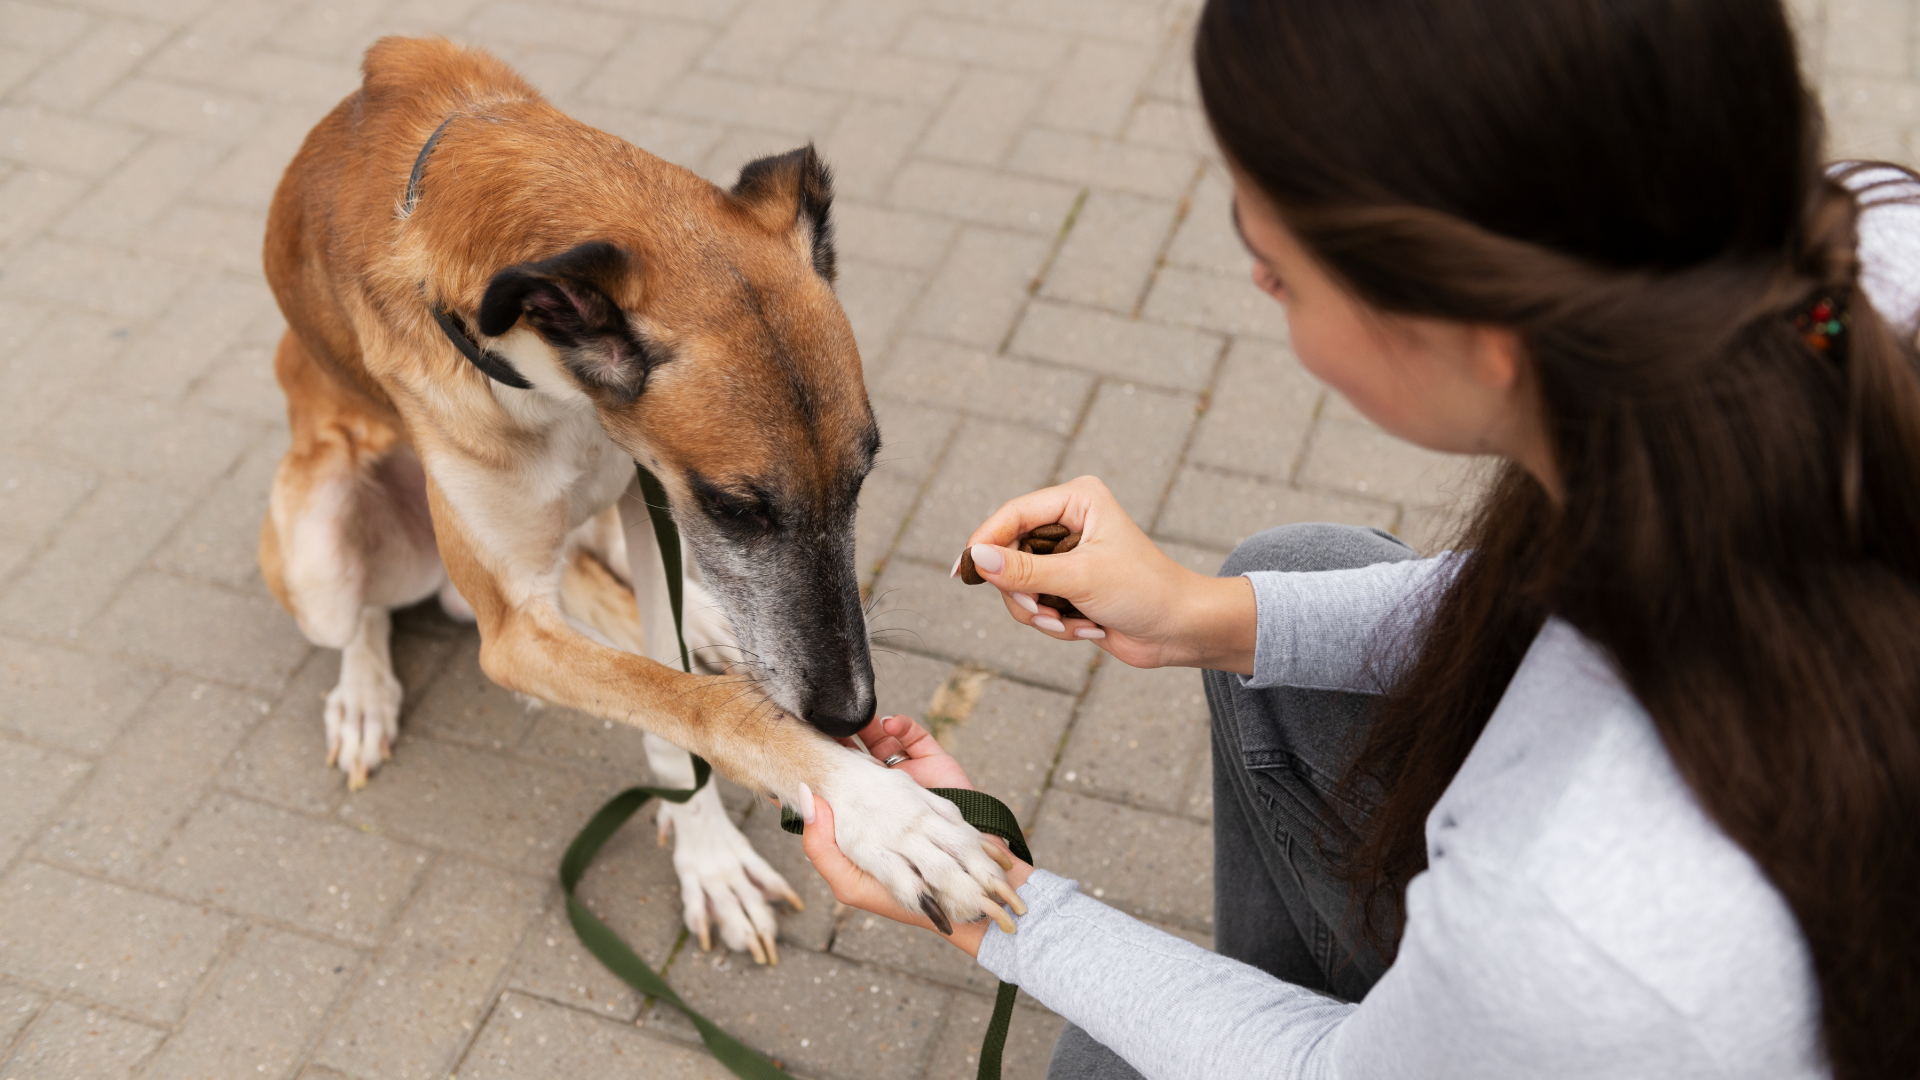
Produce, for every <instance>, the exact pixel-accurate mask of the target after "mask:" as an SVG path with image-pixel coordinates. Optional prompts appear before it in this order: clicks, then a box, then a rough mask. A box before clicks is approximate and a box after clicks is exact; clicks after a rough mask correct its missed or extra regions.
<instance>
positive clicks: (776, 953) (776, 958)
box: [760, 934, 780, 967]
mask: <svg viewBox="0 0 1920 1080" xmlns="http://www.w3.org/2000/svg"><path fill="white" fill-rule="evenodd" d="M760 940H762V941H764V942H766V945H767V963H769V964H772V965H773V966H774V967H779V966H780V946H778V945H776V944H774V941H773V935H772V934H768V935H766V936H765V937H763V938H761V939H760Z"/></svg>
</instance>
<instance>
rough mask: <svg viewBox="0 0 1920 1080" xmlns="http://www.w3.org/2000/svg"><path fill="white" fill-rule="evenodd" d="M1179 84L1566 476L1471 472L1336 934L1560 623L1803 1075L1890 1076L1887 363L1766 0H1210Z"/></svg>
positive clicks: (1915, 616) (1901, 939) (1897, 646)
mask: <svg viewBox="0 0 1920 1080" xmlns="http://www.w3.org/2000/svg"><path fill="white" fill-rule="evenodd" d="M1195 59H1196V63H1197V67H1198V71H1199V79H1200V91H1201V95H1202V98H1203V101H1204V103H1205V106H1206V110H1207V114H1208V117H1209V120H1210V121H1211V123H1212V126H1213V130H1214V132H1215V135H1216V136H1217V137H1218V139H1219V141H1220V145H1221V147H1222V148H1223V150H1224V151H1225V153H1226V155H1227V156H1228V158H1229V159H1230V160H1231V162H1232V163H1233V164H1234V165H1235V167H1236V168H1238V169H1239V170H1241V171H1242V172H1243V173H1244V174H1245V175H1246V176H1247V177H1249V178H1250V179H1251V180H1252V182H1253V183H1254V184H1255V185H1257V186H1258V187H1259V188H1260V189H1261V190H1262V191H1263V192H1264V193H1265V194H1266V196H1267V197H1268V198H1269V199H1270V200H1271V201H1272V203H1273V204H1274V206H1275V207H1276V208H1277V209H1278V210H1279V212H1280V215H1281V217H1282V219H1283V220H1284V221H1285V222H1286V223H1287V225H1288V227H1289V228H1290V229H1291V230H1292V231H1293V233H1294V234H1295V235H1296V236H1297V237H1299V238H1300V240H1301V241H1302V242H1303V243H1304V245H1305V247H1306V248H1307V249H1308V250H1309V251H1310V252H1312V253H1313V255H1314V256H1315V257H1316V258H1317V259H1318V260H1319V261H1320V262H1321V264H1322V265H1323V266H1324V267H1326V268H1327V269H1328V271H1329V272H1330V273H1331V274H1332V275H1333V276H1334V277H1335V278H1336V279H1337V280H1339V281H1340V282H1342V283H1343V285H1345V286H1346V287H1347V288H1349V289H1350V290H1351V291H1352V292H1353V293H1354V294H1355V295H1356V296H1358V297H1360V298H1361V299H1362V300H1364V301H1366V302H1367V303H1368V304H1369V305H1371V306H1372V307H1374V308H1377V309H1379V310H1381V311H1384V312H1387V313H1390V314H1394V313H1397V314H1404V315H1417V316H1430V317H1437V318H1442V319H1448V320H1455V321H1460V322H1467V323H1475V324H1483V325H1497V326H1503V327H1508V328H1511V329H1513V330H1514V331H1516V332H1517V333H1518V334H1519V336H1520V338H1521V340H1522V342H1523V343H1524V346H1525V349H1526V352H1527V355H1528V357H1529V361H1530V363H1531V366H1532V373H1533V374H1534V375H1535V376H1536V381H1537V384H1538V387H1539V391H1540V396H1541V399H1542V403H1543V406H1544V409H1545V412H1546V415H1547V417H1548V422H1549V427H1550V432H1551V435H1550V438H1551V442H1552V450H1553V457H1554V464H1555V466H1556V468H1557V471H1558V476H1559V479H1560V481H1561V484H1562V485H1563V488H1564V492H1563V497H1562V499H1561V501H1559V502H1558V503H1556V502H1555V501H1554V500H1553V499H1552V498H1551V497H1550V496H1549V495H1548V494H1547V492H1546V491H1545V490H1544V489H1543V488H1542V487H1541V485H1540V484H1539V483H1537V482H1536V481H1535V480H1534V479H1533V478H1532V477H1531V476H1530V475H1528V474H1527V473H1526V472H1524V471H1523V470H1521V469H1519V468H1518V467H1517V466H1512V465H1509V466H1507V467H1505V469H1504V470H1503V471H1502V472H1501V473H1500V474H1499V475H1498V476H1497V477H1496V478H1495V479H1494V480H1493V482H1492V486H1491V491H1490V492H1489V493H1488V495H1487V496H1486V498H1485V499H1484V501H1483V502H1482V503H1481V505H1480V508H1479V510H1478V512H1477V514H1476V515H1475V517H1474V520H1473V521H1472V523H1471V525H1470V526H1468V528H1467V529H1466V530H1465V534H1464V536H1463V537H1462V539H1461V543H1460V546H1459V550H1461V551H1463V552H1466V554H1465V555H1464V556H1462V557H1461V565H1460V569H1459V572H1458V574H1457V576H1456V577H1455V578H1454V579H1453V582H1452V584H1451V585H1450V586H1449V587H1448V588H1447V590H1446V591H1445V593H1444V594H1443V595H1442V596H1441V597H1439V598H1438V600H1437V601H1436V606H1435V609H1434V615H1433V618H1432V621H1431V622H1430V623H1429V624H1428V628H1427V632H1426V634H1425V636H1424V638H1423V644H1422V645H1421V647H1420V652H1419V658H1418V660H1417V662H1416V663H1415V664H1414V666H1413V667H1412V668H1411V669H1410V670H1409V672H1408V673H1407V674H1406V675H1405V676H1403V678H1402V679H1401V680H1400V682H1399V683H1398V684H1397V685H1396V686H1395V688H1394V690H1393V692H1392V693H1391V694H1390V695H1389V696H1388V698H1387V699H1386V701H1385V702H1384V703H1383V706H1382V710H1381V713H1380V715H1379V717H1378V719H1377V720H1376V722H1375V725H1374V727H1373V729H1372V731H1371V733H1370V735H1369V736H1368V741H1367V743H1366V746H1365V748H1364V750H1362V751H1361V753H1360V755H1359V758H1358V760H1357V762H1356V764H1355V766H1354V768H1353V771H1352V772H1351V773H1350V775H1349V777H1348V780H1347V783H1348V784H1349V785H1350V787H1352V788H1354V789H1356V790H1357V789H1361V788H1364V789H1367V790H1373V791H1379V792H1382V793H1383V795H1382V801H1381V803H1380V805H1379V806H1378V808H1377V812H1376V813H1375V814H1374V815H1373V816H1372V817H1371V818H1370V819H1369V821H1368V822H1367V823H1366V824H1365V826H1363V827H1362V828H1361V832H1360V835H1359V836H1358V837H1356V838H1355V843H1354V845H1353V847H1352V849H1351V852H1350V857H1349V862H1348V864H1347V866H1346V870H1347V872H1348V874H1349V875H1350V877H1351V879H1352V880H1353V881H1354V883H1355V884H1356V886H1357V887H1358V888H1359V889H1360V891H1361V892H1362V893H1363V894H1364V895H1366V896H1368V897H1370V901H1369V903H1368V904H1367V907H1366V910H1367V911H1368V912H1370V913H1373V912H1378V911H1383V910H1384V911H1389V912H1392V911H1397V910H1398V900H1399V898H1400V897H1401V895H1402V893H1403V890H1404V888H1405V886H1406V884H1407V882H1408V881H1409V880H1410V879H1411V878H1412V877H1413V876H1414V875H1416V874H1418V873H1419V872H1420V871H1421V870H1423V869H1424V868H1425V867H1426V845H1425V842H1424V837H1423V826H1424V821H1425V818H1426V816H1427V814H1428V812H1429V811H1430V810H1431V809H1432V808H1433V806H1434V804H1435V803H1436V802H1437V801H1438V799H1439V797H1440V795H1441V793H1442V792H1443V790H1444V789H1445V788H1446V786H1447V784H1448V783H1449V782H1450V781H1451V780H1452V778H1453V775H1454V773H1455V772H1456V771H1458V769H1459V767H1460V765H1461V763H1462V761H1463V760H1464V759H1465V758H1466V756H1467V753H1468V751H1469V750H1470V749H1471V748H1472V746H1473V744H1474V741H1475V740H1476V739H1477V738H1478V737H1479V734H1480V732H1481V730H1482V729H1483V727H1484V726H1485V725H1486V722H1487V719H1488V716H1489V715H1490V714H1491V712H1492V711H1493V708H1494V705H1495V704H1496V703H1497V702H1498V700H1499V699H1500V697H1501V695H1502V694H1503V693H1504V692H1505V690H1506V687H1507V684H1508V682H1509V681H1510V679H1511V678H1512V676H1513V673H1514V671H1515V669H1516V668H1517V667H1518V665H1519V663H1520V660H1521V657H1522V654H1523V653H1524V652H1525V650H1526V649H1527V647H1528V645H1529V644H1530V643H1531V641H1532V640H1533V638H1534V636H1535V634H1536V633H1537V632H1538V631H1539V629H1540V627H1541V625H1542V623H1543V622H1544V621H1545V620H1546V618H1547V617H1548V616H1549V615H1550V614H1555V615H1559V616H1561V617H1563V618H1565V619H1567V620H1568V621H1569V622H1571V623H1572V624H1573V625H1574V626H1576V627H1577V628H1579V629H1580V631H1581V632H1582V633H1584V634H1585V635H1586V636H1587V637H1588V638H1589V639H1591V640H1592V641H1594V642H1596V643H1598V644H1599V645H1600V646H1601V647H1603V648H1604V649H1605V650H1606V651H1607V652H1608V653H1609V654H1610V655H1611V656H1612V658H1613V660H1614V662H1615V664H1616V665H1617V668H1618V670H1619V672H1620V674H1621V676H1622V678H1623V679H1624V680H1625V682H1626V683H1627V685H1628V686H1629V687H1630V688H1631V689H1632V691H1633V692H1634V694H1635V695H1636V697H1637V698H1638V699H1639V701H1640V703H1641V704H1642V705H1643V706H1644V707H1645V708H1646V710H1647V712H1648V713H1649V714H1650V715H1651V716H1652V718H1653V721H1654V723H1655V725H1656V726H1657V728H1658V730H1659V732H1660V735H1661V737H1662V739H1663V740H1664V742H1665V745H1666V748H1667V751H1668V753H1669V754H1670V755H1671V757H1672V758H1673V761H1674V762H1675V764H1676V766H1677V767H1678V769H1679V772H1680V775H1681V776H1682V777H1683V778H1684V779H1685V780H1686V782H1687V783H1688V784H1689V785H1690V786H1691V788H1692V790H1693V792H1694V794H1695V796H1696V797H1697V798H1698V800H1699V802H1700V804H1701V805H1702V806H1703V807H1704V808H1705V810H1706V812H1707V813H1708V814H1709V815H1710V816H1711V817H1712V819H1713V820H1714V821H1715V822H1717V823H1718V825H1719V826H1720V827H1721V828H1722V829H1724V830H1725V831H1726V833H1727V835H1728V836H1730V837H1732V839H1733V840H1734V841H1735V842H1736V843H1738V844H1739V845H1740V846H1741V847H1742V848H1743V849H1745V850H1746V851H1747V853H1748V854H1750V855H1751V856H1752V857H1753V858H1754V860H1755V861H1756V862H1757V863H1758V865H1759V866H1760V868H1761V869H1762V871H1763V872H1764V873H1765V874H1766V876H1767V878H1768V879H1769V880H1770V881H1771V882H1772V883H1773V885H1774V886H1775V887H1776V888H1777V889H1779V891H1780V893H1781V894H1782V895H1783V896H1784V897H1785V898H1786V901H1787V903H1788V904H1789V905H1790V906H1791V908H1792V910H1793V912H1794V914H1795V916H1796V917H1797V919H1798V922H1799V926H1800V929H1801V931H1802V932H1803V933H1804V934H1805V936H1806V940H1807V942H1808V945H1809V947H1810V951H1811V954H1812V959H1813V967H1814V973H1815V975H1816V977H1817V979H1818V981H1819V988H1820V992H1821V1016H1822V1031H1823V1035H1824V1040H1823V1041H1824V1045H1825V1049H1826V1053H1827V1055H1828V1058H1829V1060H1830V1062H1831V1064H1832V1067H1833V1071H1834V1073H1835V1075H1836V1076H1838V1077H1840V1078H1842V1080H1853V1078H1862V1077H1885V1076H1903V1077H1912V1076H1917V1075H1920V366H1917V364H1916V357H1915V354H1914V352H1913V351H1912V348H1911V344H1912V343H1911V340H1910V339H1906V340H1903V339H1901V338H1900V337H1897V336H1896V334H1895V333H1894V331H1893V330H1892V329H1891V328H1890V327H1889V325H1888V324H1887V323H1886V322H1885V321H1884V320H1883V319H1882V317H1881V315H1880V314H1878V313H1876V312H1875V310H1874V309H1873V308H1872V307H1871V306H1870V305H1869V304H1868V302H1867V300H1866V298H1865V297H1864V295H1863V294H1862V293H1861V292H1860V287H1859V266H1858V263H1857V259H1856V255H1855V251H1856V232H1855V222H1856V218H1857V214H1858V211H1859V201H1860V200H1861V199H1862V198H1867V199H1871V198H1872V197H1873V196H1872V195H1871V194H1868V195H1865V196H1855V195H1853V194H1850V193H1849V191H1848V190H1847V188H1846V187H1844V186H1842V185H1841V184H1840V183H1838V182H1836V180H1835V179H1833V178H1830V177H1829V176H1828V175H1827V174H1826V172H1825V171H1824V169H1823V166H1822V154H1823V142H1824V129H1823V125H1822V121H1821V117H1820V113H1819V109H1818V106H1817V105H1816V104H1815V103H1814V100H1813V98H1812V96H1811V95H1810V94H1809V92H1808V89H1807V87H1806V86H1805V85H1804V84H1803V82H1802V81H1801V77H1800V69H1799V64H1798V60H1797V57H1796V55H1795V46H1794V40H1793V34H1792V31H1791V28H1790V27H1789V25H1788V22H1787V18H1786V15H1785V13H1784V12H1783V11H1782V9H1781V7H1780V4H1779V2H1778V0H1211V2H1210V3H1209V4H1208V5H1207V7H1206V10H1205V12H1204V14H1203V15H1202V17H1201V22H1200V26H1199V29H1198V35H1197V40H1196V48H1195ZM1821 297H1829V298H1831V299H1832V300H1833V301H1834V302H1835V303H1836V304H1837V305H1838V306H1839V308H1840V309H1841V310H1844V311H1845V312H1847V313H1848V316H1849V318H1850V324H1849V325H1848V326H1847V328H1846V330H1845V331H1844V333H1842V334H1841V335H1839V337H1838V339H1837V340H1836V341H1835V342H1834V343H1833V344H1832V345H1831V346H1830V347H1828V348H1827V349H1826V350H1825V351H1821V350H1819V349H1816V348H1815V347H1813V346H1812V345H1810V344H1809V342H1808V341H1807V340H1806V338H1805V337H1804V335H1803V334H1802V333H1801V332H1800V331H1799V330H1797V329H1796V328H1795V326H1794V325H1793V324H1792V321H1791V319H1792V316H1793V314H1794V313H1795V312H1796V311H1801V310H1804V309H1805V308H1806V307H1807V305H1809V304H1810V303H1812V302H1814V301H1816V300H1818V299H1819V298H1821ZM1898 314H1899V315H1900V316H1902V317H1904V316H1905V315H1906V314H1907V313H1904V312H1902V313H1898Z"/></svg>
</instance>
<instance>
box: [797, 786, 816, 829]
mask: <svg viewBox="0 0 1920 1080" xmlns="http://www.w3.org/2000/svg"><path fill="white" fill-rule="evenodd" d="M813 818H814V813H813V789H812V788H810V787H808V786H807V785H806V784H804V783H803V784H801V785H800V821H801V823H802V824H806V825H811V824H813Z"/></svg>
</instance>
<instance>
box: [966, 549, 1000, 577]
mask: <svg viewBox="0 0 1920 1080" xmlns="http://www.w3.org/2000/svg"><path fill="white" fill-rule="evenodd" d="M973 568H974V569H975V570H978V571H980V572H981V573H983V574H997V573H999V572H1000V571H1002V570H1005V569H1006V568H1007V559H1006V556H1005V555H1004V554H1002V553H1001V551H1000V549H999V548H997V547H994V546H993V545H992V544H975V545H973Z"/></svg>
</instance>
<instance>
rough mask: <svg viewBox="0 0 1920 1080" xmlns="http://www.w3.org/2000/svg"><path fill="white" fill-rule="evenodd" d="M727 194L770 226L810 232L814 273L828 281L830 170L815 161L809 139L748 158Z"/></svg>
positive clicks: (830, 256) (830, 272)
mask: <svg viewBox="0 0 1920 1080" xmlns="http://www.w3.org/2000/svg"><path fill="white" fill-rule="evenodd" d="M731 194H732V195H733V198H734V201H735V202H738V203H740V204H741V205H742V206H745V207H747V208H748V209H750V210H752V211H754V213H755V215H756V216H758V217H759V218H760V219H761V220H762V221H764V222H765V223H766V224H767V226H768V227H769V228H774V229H783V228H791V227H794V226H799V227H802V228H805V229H806V230H807V231H808V232H809V233H810V234H811V241H810V246H811V247H812V250H813V269H814V271H815V272H816V273H818V274H819V275H820V276H821V277H823V278H825V279H827V281H828V282H829V283H831V282H832V281H833V277H834V253H833V219H832V218H831V217H830V216H829V215H828V212H829V211H830V210H831V209H832V208H833V170H832V169H829V168H827V163H826V162H824V161H822V160H820V155H819V154H818V153H816V152H815V151H814V149H813V144H812V143H808V144H807V145H805V146H803V147H801V148H800V149H798V150H789V151H787V152H786V153H784V154H775V155H773V156H772V157H763V158H760V159H758V160H755V161H749V162H747V163H746V164H745V165H744V166H742V167H741V169H740V179H739V180H736V181H734V185H733V190H732V192H731Z"/></svg>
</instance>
